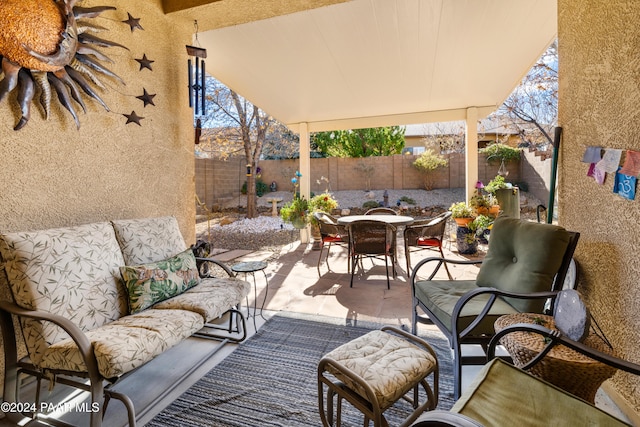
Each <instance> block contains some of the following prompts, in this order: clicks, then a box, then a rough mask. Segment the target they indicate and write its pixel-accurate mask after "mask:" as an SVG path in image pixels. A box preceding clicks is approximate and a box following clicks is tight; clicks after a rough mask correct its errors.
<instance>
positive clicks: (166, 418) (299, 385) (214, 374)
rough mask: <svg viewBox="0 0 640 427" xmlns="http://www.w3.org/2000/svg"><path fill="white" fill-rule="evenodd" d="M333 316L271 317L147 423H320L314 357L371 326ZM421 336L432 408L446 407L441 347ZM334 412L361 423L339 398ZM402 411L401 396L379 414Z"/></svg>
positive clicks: (447, 372)
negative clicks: (432, 363)
mask: <svg viewBox="0 0 640 427" xmlns="http://www.w3.org/2000/svg"><path fill="white" fill-rule="evenodd" d="M301 317H302V318H301ZM311 319H314V320H311ZM341 322H342V324H340V319H335V318H329V317H322V316H314V317H309V316H299V315H295V314H290V313H287V314H278V315H275V316H274V317H273V318H271V319H269V320H268V321H267V322H266V323H265V324H264V325H263V326H262V327H261V328H260V329H259V330H258V332H257V333H256V334H255V335H254V336H252V337H251V338H249V339H248V340H247V341H245V342H244V343H242V344H241V345H239V346H238V348H237V349H236V350H234V351H233V352H232V353H231V354H230V355H229V356H227V357H226V358H225V359H224V360H223V361H222V362H221V363H220V364H218V365H217V366H216V367H215V368H213V369H212V370H211V371H210V372H209V373H208V374H207V375H205V376H204V377H203V378H202V379H200V380H199V381H198V382H197V383H196V384H194V385H193V386H192V387H191V388H189V389H188V390H187V391H186V392H185V393H184V394H183V395H182V396H180V397H179V398H178V399H177V400H176V401H174V402H173V403H172V404H171V405H170V406H169V407H167V408H166V409H165V410H164V411H162V412H161V413H160V414H159V415H157V416H156V417H155V418H154V419H153V420H152V421H151V422H150V423H148V424H147V426H153V427H168V426H180V427H183V426H225V427H226V426H235V427H247V426H292V427H294V426H295V427H304V426H309V427H317V426H320V425H322V422H321V421H320V415H319V413H318V397H317V396H318V391H317V379H316V378H317V366H318V361H319V360H320V359H321V358H322V356H324V354H326V353H328V352H329V351H331V350H333V349H334V348H336V347H338V346H340V345H341V344H344V343H346V342H348V341H351V340H352V339H354V338H356V337H359V336H361V335H364V334H366V333H367V332H369V331H371V330H372V329H376V326H379V325H373V324H370V325H366V326H363V325H362V324H358V326H345V325H344V322H345V321H344V319H342V321H341ZM422 338H425V339H426V340H427V342H429V343H430V344H431V345H432V347H433V348H434V350H435V351H436V353H437V354H438V362H439V365H440V396H439V402H438V408H439V409H449V408H450V407H451V406H452V405H453V402H454V400H453V370H452V364H451V356H450V351H449V346H448V344H447V341H446V339H445V338H444V336H442V335H440V334H439V333H438V332H434V333H433V334H431V335H426V336H425V335H423V336H422ZM421 394H423V392H422V393H421ZM342 412H343V422H342V425H343V426H345V427H346V426H349V427H351V426H362V415H361V414H360V413H359V412H357V411H356V410H355V409H353V408H352V407H351V406H350V405H348V404H344V405H343V411H342ZM410 412H411V405H410V404H408V403H407V402H405V401H404V400H402V399H401V401H399V402H398V403H396V405H394V406H393V407H391V408H389V409H388V410H387V411H386V412H385V416H386V418H387V420H388V421H389V424H390V425H392V426H393V425H398V424H399V423H400V422H401V420H402V419H404V418H405V417H406V416H407V415H408V414H409V413H410Z"/></svg>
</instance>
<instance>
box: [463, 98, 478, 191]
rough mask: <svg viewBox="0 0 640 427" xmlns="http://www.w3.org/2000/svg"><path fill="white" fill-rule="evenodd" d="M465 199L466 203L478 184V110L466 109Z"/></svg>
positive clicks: (473, 108) (474, 108)
mask: <svg viewBox="0 0 640 427" xmlns="http://www.w3.org/2000/svg"><path fill="white" fill-rule="evenodd" d="M464 151H465V168H464V171H465V197H466V201H467V202H468V201H469V200H471V197H472V196H473V192H474V190H475V187H476V182H478V109H477V108H476V107H470V108H467V122H466V126H465V148H464Z"/></svg>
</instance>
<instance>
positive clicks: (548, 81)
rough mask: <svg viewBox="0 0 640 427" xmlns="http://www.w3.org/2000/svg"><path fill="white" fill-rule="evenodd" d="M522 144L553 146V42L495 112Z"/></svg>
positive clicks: (555, 94) (555, 70)
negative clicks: (505, 118)
mask: <svg viewBox="0 0 640 427" xmlns="http://www.w3.org/2000/svg"><path fill="white" fill-rule="evenodd" d="M497 115H502V116H506V117H508V118H509V119H510V121H511V124H512V125H513V126H515V127H516V128H517V129H518V133H519V135H520V138H521V140H522V142H523V144H525V145H530V146H536V145H546V144H551V143H553V136H552V135H553V133H554V132H553V129H554V128H555V127H556V126H557V123H558V45H557V42H553V43H552V44H551V46H549V48H548V49H547V50H546V51H545V53H544V54H543V55H542V56H541V57H540V59H539V60H538V61H537V62H536V64H535V65H534V66H533V67H532V68H531V70H530V71H529V73H528V74H527V75H526V76H525V77H524V78H523V79H522V82H521V83H520V85H519V86H518V87H517V88H516V89H515V90H514V91H513V92H512V93H511V95H510V96H509V97H508V98H507V100H506V101H505V102H504V103H503V104H502V106H501V107H500V108H499V109H498V111H497Z"/></svg>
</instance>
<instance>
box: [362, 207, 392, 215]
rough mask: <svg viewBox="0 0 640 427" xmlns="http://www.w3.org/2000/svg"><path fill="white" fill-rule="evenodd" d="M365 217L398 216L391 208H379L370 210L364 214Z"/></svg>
mask: <svg viewBox="0 0 640 427" xmlns="http://www.w3.org/2000/svg"><path fill="white" fill-rule="evenodd" d="M364 214H365V215H398V212H396V211H395V210H393V209H391V208H385V207H379V208H371V209H369V210H368V211H366V212H365V213H364Z"/></svg>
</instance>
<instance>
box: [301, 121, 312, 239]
mask: <svg viewBox="0 0 640 427" xmlns="http://www.w3.org/2000/svg"><path fill="white" fill-rule="evenodd" d="M299 135H300V168H299V170H300V173H301V174H302V177H301V178H300V197H304V198H305V199H307V200H309V199H310V196H311V139H310V137H309V126H308V125H307V123H300V127H299ZM310 234H311V233H310V230H309V227H307V228H305V229H302V230H300V241H301V242H302V243H309V240H310Z"/></svg>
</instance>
